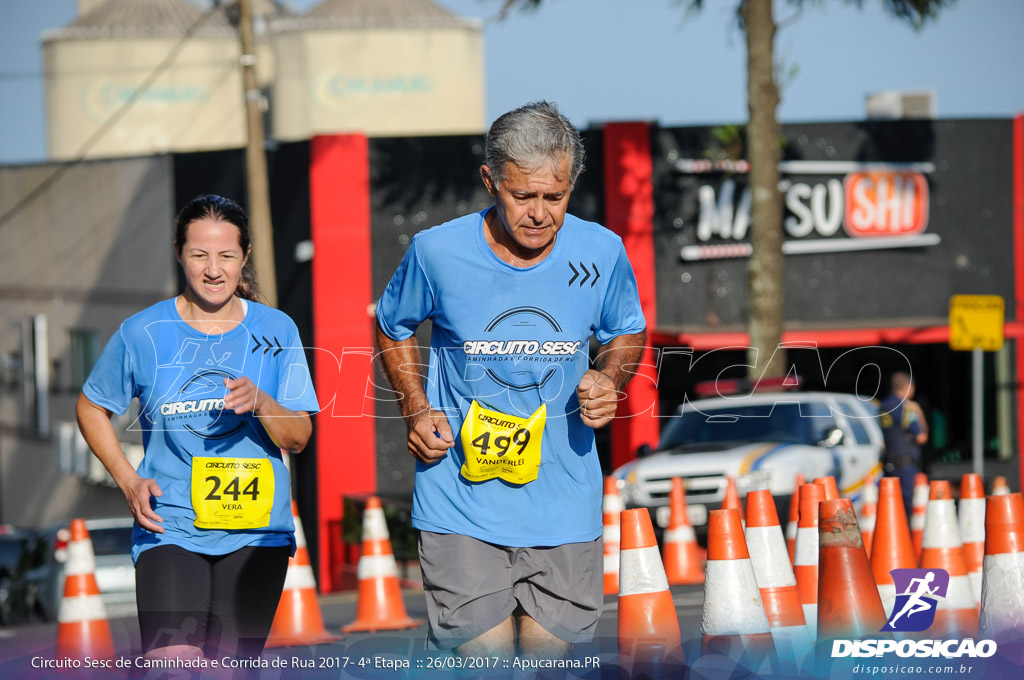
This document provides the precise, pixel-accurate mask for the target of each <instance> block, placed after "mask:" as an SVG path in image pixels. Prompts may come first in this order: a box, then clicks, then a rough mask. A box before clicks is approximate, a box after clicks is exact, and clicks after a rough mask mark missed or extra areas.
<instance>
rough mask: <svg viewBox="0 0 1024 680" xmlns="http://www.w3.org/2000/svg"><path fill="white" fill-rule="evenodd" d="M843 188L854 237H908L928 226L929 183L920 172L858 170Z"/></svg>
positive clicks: (847, 224) (848, 224) (847, 223)
mask: <svg viewBox="0 0 1024 680" xmlns="http://www.w3.org/2000/svg"><path fill="white" fill-rule="evenodd" d="M843 188H844V193H845V197H846V201H845V204H846V205H845V210H844V214H843V228H844V229H846V233H847V234H849V235H850V236H854V237H858V238H864V237H880V236H882V237H884V236H908V235H910V234H920V233H921V232H923V231H924V230H925V229H926V228H927V227H928V182H927V180H926V179H925V177H924V175H922V174H921V173H919V172H896V171H891V170H883V171H878V172H854V173H850V174H849V175H847V176H846V179H845V180H844V181H843Z"/></svg>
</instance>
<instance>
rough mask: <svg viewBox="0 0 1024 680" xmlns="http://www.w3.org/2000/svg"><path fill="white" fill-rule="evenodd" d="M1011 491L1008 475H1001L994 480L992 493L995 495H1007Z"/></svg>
mask: <svg viewBox="0 0 1024 680" xmlns="http://www.w3.org/2000/svg"><path fill="white" fill-rule="evenodd" d="M1008 493H1010V484H1009V482H1007V481H1006V477H1004V476H1002V475H999V476H998V477H996V478H995V479H993V480H992V495H993V496H1005V495H1006V494H1008Z"/></svg>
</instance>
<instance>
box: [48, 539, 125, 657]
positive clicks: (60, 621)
mask: <svg viewBox="0 0 1024 680" xmlns="http://www.w3.org/2000/svg"><path fill="white" fill-rule="evenodd" d="M64 574H65V578H64V596H63V597H62V598H61V602H60V610H59V613H58V615H57V656H58V657H60V658H65V659H85V658H86V657H89V658H92V659H113V658H114V640H113V637H112V636H111V634H110V624H109V623H108V622H107V612H106V608H105V607H104V606H103V600H102V599H101V598H100V589H99V586H97V585H96V557H95V555H94V553H93V549H92V540H91V539H90V538H89V531H88V529H86V527H85V520H84V519H73V520H71V540H70V541H69V542H68V548H67V561H66V562H65V563H64Z"/></svg>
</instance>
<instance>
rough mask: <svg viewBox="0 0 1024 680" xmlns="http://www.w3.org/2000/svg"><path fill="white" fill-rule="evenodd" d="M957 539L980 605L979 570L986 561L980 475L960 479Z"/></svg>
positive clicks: (967, 475)
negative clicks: (960, 543)
mask: <svg viewBox="0 0 1024 680" xmlns="http://www.w3.org/2000/svg"><path fill="white" fill-rule="evenodd" d="M957 517H958V518H959V520H960V540H961V541H963V544H964V561H965V562H967V574H968V575H969V576H970V578H971V592H972V593H973V594H974V601H975V602H977V603H978V607H979V608H980V607H981V572H982V568H983V566H984V564H985V484H984V482H982V480H981V475H979V474H975V473H967V474H965V475H964V476H963V478H962V479H961V480H960V505H959V506H958V507H957Z"/></svg>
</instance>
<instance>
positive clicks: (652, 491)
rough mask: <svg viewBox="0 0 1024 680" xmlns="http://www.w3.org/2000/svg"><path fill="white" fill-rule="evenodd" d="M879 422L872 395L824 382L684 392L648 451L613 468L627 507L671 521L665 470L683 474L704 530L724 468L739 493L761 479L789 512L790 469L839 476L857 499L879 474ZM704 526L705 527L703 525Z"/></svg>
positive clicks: (721, 489)
mask: <svg viewBox="0 0 1024 680" xmlns="http://www.w3.org/2000/svg"><path fill="white" fill-rule="evenodd" d="M882 451H883V442H882V431H881V429H880V428H879V426H878V422H877V414H876V412H875V411H874V408H873V406H872V404H871V403H870V402H865V401H862V400H860V399H858V398H857V397H855V396H853V395H849V394H838V393H830V392H773V393H754V394H751V395H746V396H739V397H718V398H713V399H699V400H695V401H687V402H685V403H684V404H683V405H682V406H680V407H679V410H678V411H677V412H676V414H675V415H674V416H672V417H671V418H668V419H666V422H664V424H663V425H662V435H661V442H660V443H659V445H658V448H657V450H656V451H655V452H654V453H651V454H648V455H644V456H642V457H640V458H637V459H636V460H633V461H630V462H629V463H627V464H626V465H623V466H622V467H620V468H619V469H617V470H615V471H614V472H613V473H612V476H613V477H614V478H615V479H616V483H617V485H618V487H619V493H620V494H622V497H623V501H624V502H625V504H626V507H634V508H635V507H646V508H648V509H649V510H650V511H651V515H652V518H653V519H654V520H655V523H656V524H657V525H658V526H659V527H661V528H665V527H666V526H668V520H669V508H668V496H669V490H670V489H671V487H672V478H674V477H681V478H682V479H683V483H684V488H685V490H686V502H687V506H688V511H689V518H690V523H691V524H693V526H694V528H696V529H697V531H698V534H700V535H702V536H703V534H705V533H706V525H707V518H708V511H709V510H714V509H717V508H719V507H721V504H722V501H723V500H724V498H725V488H726V483H727V477H732V478H733V479H735V480H736V485H737V488H738V491H739V494H740V497H741V498H743V497H744V496H745V495H746V493H747V492H748V491H752V490H756V489H764V488H767V489H768V490H770V491H771V492H772V496H774V498H775V504H776V508H777V509H778V512H779V520H780V521H781V523H782V526H783V527H785V525H786V522H787V521H788V519H789V517H788V513H789V506H790V497H791V496H792V494H793V491H794V486H795V480H796V475H797V474H798V473H799V474H803V476H804V479H805V480H806V481H807V482H810V481H811V480H813V479H814V478H816V477H823V476H826V475H832V476H834V477H835V478H836V482H837V484H838V486H839V492H840V495H841V496H846V497H849V498H851V499H853V501H854V505H855V506H856V507H858V508H859V506H860V500H861V498H860V497H861V492H862V490H863V488H864V484H865V483H866V482H869V481H876V480H877V479H878V477H880V476H881V474H882V465H881V457H882ZM702 529H703V531H702Z"/></svg>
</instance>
